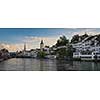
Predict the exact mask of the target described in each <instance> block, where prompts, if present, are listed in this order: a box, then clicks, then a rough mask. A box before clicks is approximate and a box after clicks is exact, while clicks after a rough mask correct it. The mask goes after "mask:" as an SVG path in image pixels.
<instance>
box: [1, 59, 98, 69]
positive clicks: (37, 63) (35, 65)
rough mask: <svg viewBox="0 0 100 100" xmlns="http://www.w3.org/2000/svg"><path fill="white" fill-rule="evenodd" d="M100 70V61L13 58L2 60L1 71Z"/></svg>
mask: <svg viewBox="0 0 100 100" xmlns="http://www.w3.org/2000/svg"><path fill="white" fill-rule="evenodd" d="M74 70H75V71H99V70H100V62H98V63H95V62H85V61H82V62H81V61H64V60H62V61H59V60H49V59H41V60H40V59H30V58H13V59H8V60H6V61H3V62H0V71H74Z"/></svg>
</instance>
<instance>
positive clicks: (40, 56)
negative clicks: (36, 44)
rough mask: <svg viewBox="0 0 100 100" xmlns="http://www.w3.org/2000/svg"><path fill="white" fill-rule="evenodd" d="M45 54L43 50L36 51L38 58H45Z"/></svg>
mask: <svg viewBox="0 0 100 100" xmlns="http://www.w3.org/2000/svg"><path fill="white" fill-rule="evenodd" d="M45 56H46V53H45V52H44V51H40V52H38V54H37V57H38V58H45Z"/></svg>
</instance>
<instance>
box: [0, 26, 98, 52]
mask: <svg viewBox="0 0 100 100" xmlns="http://www.w3.org/2000/svg"><path fill="white" fill-rule="evenodd" d="M85 32H87V33H88V34H92V35H94V34H99V33H100V29H99V28H1V29H0V46H1V47H5V48H6V49H8V50H9V51H17V50H18V51H19V50H22V49H23V44H24V43H26V45H27V49H35V48H39V43H40V41H41V40H44V44H45V45H48V46H51V45H53V44H55V43H56V41H57V39H58V38H59V36H61V35H65V36H66V37H67V38H68V39H71V37H72V36H73V35H75V34H79V35H81V34H84V33H85Z"/></svg>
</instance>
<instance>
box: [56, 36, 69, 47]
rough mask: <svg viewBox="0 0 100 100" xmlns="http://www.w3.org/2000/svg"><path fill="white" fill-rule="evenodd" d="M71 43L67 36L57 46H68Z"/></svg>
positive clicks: (61, 38)
mask: <svg viewBox="0 0 100 100" xmlns="http://www.w3.org/2000/svg"><path fill="white" fill-rule="evenodd" d="M68 43H69V40H68V39H67V38H66V37H65V36H61V37H60V38H59V39H58V40H57V43H56V46H57V47H59V46H66V44H68Z"/></svg>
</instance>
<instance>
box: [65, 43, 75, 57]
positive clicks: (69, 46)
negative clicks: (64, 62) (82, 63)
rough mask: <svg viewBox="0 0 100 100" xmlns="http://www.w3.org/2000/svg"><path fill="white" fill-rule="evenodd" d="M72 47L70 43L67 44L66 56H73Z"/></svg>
mask: <svg viewBox="0 0 100 100" xmlns="http://www.w3.org/2000/svg"><path fill="white" fill-rule="evenodd" d="M73 51H74V49H73V47H72V45H67V50H66V56H67V58H73Z"/></svg>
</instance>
